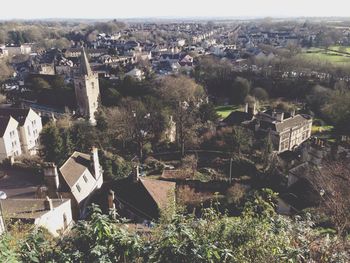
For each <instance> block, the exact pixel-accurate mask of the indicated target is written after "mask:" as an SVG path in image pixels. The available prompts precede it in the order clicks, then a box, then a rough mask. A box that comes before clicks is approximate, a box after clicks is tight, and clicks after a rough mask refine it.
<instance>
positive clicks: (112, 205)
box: [108, 190, 115, 209]
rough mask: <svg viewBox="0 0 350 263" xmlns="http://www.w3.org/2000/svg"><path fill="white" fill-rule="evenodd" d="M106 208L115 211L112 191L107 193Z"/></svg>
mask: <svg viewBox="0 0 350 263" xmlns="http://www.w3.org/2000/svg"><path fill="white" fill-rule="evenodd" d="M108 208H109V209H115V203H114V191H113V190H109V193H108Z"/></svg>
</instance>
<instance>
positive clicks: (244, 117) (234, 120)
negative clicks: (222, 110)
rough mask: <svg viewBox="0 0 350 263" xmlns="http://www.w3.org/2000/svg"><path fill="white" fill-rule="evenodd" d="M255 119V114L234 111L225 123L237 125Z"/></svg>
mask: <svg viewBox="0 0 350 263" xmlns="http://www.w3.org/2000/svg"><path fill="white" fill-rule="evenodd" d="M252 119H253V114H251V113H247V112H243V111H233V112H231V113H230V115H228V116H227V117H226V118H225V119H224V120H223V122H224V123H226V124H227V125H237V124H241V123H242V122H245V121H250V120H252Z"/></svg>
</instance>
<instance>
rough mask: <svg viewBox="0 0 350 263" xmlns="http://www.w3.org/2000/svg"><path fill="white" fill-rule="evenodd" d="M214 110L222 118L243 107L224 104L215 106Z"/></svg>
mask: <svg viewBox="0 0 350 263" xmlns="http://www.w3.org/2000/svg"><path fill="white" fill-rule="evenodd" d="M215 110H216V113H217V114H218V115H219V116H220V118H222V119H224V118H226V117H227V116H228V115H230V113H231V112H233V111H239V110H243V108H242V107H241V106H237V105H224V106H217V107H216V108H215Z"/></svg>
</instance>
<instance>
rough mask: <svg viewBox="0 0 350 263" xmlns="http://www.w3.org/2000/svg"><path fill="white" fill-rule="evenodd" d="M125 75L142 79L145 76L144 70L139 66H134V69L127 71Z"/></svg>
mask: <svg viewBox="0 0 350 263" xmlns="http://www.w3.org/2000/svg"><path fill="white" fill-rule="evenodd" d="M125 76H130V77H132V78H134V79H137V80H142V79H143V78H144V73H143V71H142V70H140V69H138V68H134V69H132V70H130V71H129V72H127V73H125Z"/></svg>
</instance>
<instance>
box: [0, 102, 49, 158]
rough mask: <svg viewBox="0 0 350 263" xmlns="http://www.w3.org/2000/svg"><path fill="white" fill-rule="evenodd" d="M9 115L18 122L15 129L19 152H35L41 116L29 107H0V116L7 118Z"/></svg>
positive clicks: (38, 141) (37, 145)
mask: <svg viewBox="0 0 350 263" xmlns="http://www.w3.org/2000/svg"><path fill="white" fill-rule="evenodd" d="M10 116H11V117H12V118H14V119H15V120H16V121H17V122H18V128H17V130H18V135H19V140H20V148H21V153H24V154H29V155H34V154H37V150H38V147H39V144H40V138H39V136H40V132H41V130H42V122H41V116H40V115H39V114H37V113H36V112H35V111H34V110H32V109H30V108H29V109H17V108H0V117H4V118H7V117H10ZM18 155H20V154H18ZM16 156H17V155H16Z"/></svg>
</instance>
